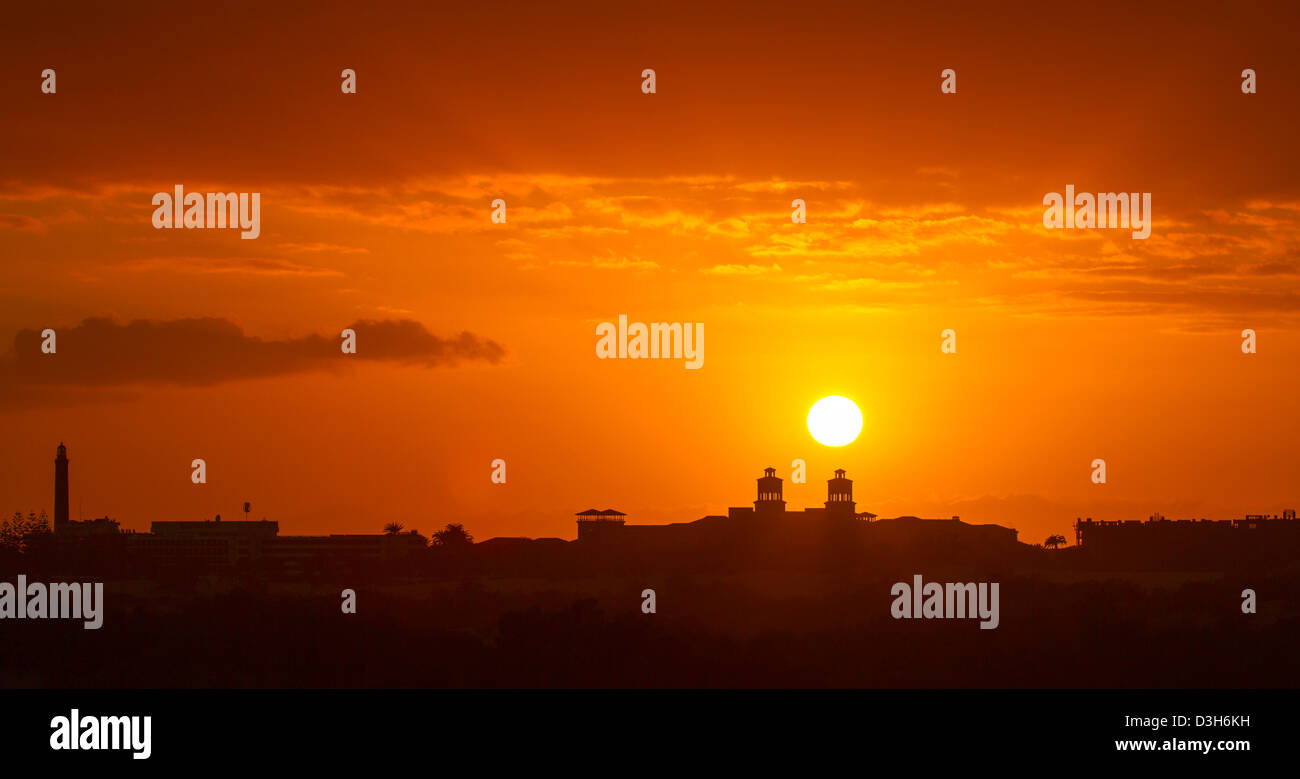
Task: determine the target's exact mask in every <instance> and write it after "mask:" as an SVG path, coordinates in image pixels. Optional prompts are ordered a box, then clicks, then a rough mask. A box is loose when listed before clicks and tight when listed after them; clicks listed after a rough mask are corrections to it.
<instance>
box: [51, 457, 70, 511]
mask: <svg viewBox="0 0 1300 779" xmlns="http://www.w3.org/2000/svg"><path fill="white" fill-rule="evenodd" d="M67 524H68V448H67V447H66V446H64V445H63V442H62V441H60V442H59V450H58V453H57V454H56V455H55V456H54V528H53V530H54V532H56V533H57V532H59V530H61V529H63V528H64V527H66V526H67Z"/></svg>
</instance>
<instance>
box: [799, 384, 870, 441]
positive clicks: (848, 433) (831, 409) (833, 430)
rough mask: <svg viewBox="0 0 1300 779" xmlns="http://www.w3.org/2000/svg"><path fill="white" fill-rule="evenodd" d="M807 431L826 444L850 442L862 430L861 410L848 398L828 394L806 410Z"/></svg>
mask: <svg viewBox="0 0 1300 779" xmlns="http://www.w3.org/2000/svg"><path fill="white" fill-rule="evenodd" d="M808 432H809V433H812V437H813V438H815V439H817V443H819V444H825V445H826V446H844V445H845V444H851V443H853V441H854V439H856V438H857V437H858V433H861V432H862V412H861V411H859V410H858V405H857V404H856V403H854V402H853V401H851V400H849V399H848V398H846V397H843V396H841V395H829V396H827V397H824V398H822V399H821V400H819V401H817V402H816V403H814V404H813V407H812V408H811V409H809V410H808Z"/></svg>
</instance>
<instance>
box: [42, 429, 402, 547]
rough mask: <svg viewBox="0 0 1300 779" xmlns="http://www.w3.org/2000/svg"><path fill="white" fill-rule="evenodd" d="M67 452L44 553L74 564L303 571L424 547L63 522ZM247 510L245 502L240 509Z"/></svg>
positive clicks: (261, 524)
mask: <svg viewBox="0 0 1300 779" xmlns="http://www.w3.org/2000/svg"><path fill="white" fill-rule="evenodd" d="M68 488H69V478H68V452H67V447H66V446H64V445H63V444H62V443H60V444H59V448H58V452H57V454H56V456H55V458H54V525H53V527H52V530H53V533H52V534H50V537H49V539H47V540H44V541H42V542H40V544H41V547H40V548H41V549H42V550H43V551H45V552H46V553H49V554H52V555H53V556H54V557H55V558H57V559H61V560H63V561H65V562H71V563H76V564H86V563H115V564H118V565H120V566H123V567H127V568H130V567H132V566H139V567H142V568H146V569H147V568H155V569H157V568H171V569H183V570H191V571H223V570H232V569H237V568H242V567H247V566H261V567H264V568H269V569H273V570H282V571H295V570H305V569H307V568H309V567H311V566H313V565H321V564H330V563H335V562H343V563H373V562H382V561H389V560H395V559H400V558H402V557H405V556H407V555H409V554H411V553H412V552H413V551H415V550H419V549H423V548H425V546H427V539H425V538H424V536H421V535H420V534H419V533H418V532H416V531H414V530H412V531H409V532H406V533H393V534H390V533H382V534H380V533H376V534H331V535H323V536H281V535H280V534H279V533H280V525H279V523H278V522H273V521H267V520H265V519H262V520H240V521H234V522H231V521H222V519H221V516H220V515H217V517H216V518H215V519H212V520H199V521H185V520H182V521H157V522H153V523H151V524H150V527H149V532H148V533H137V532H135V531H131V530H122V529H121V528H120V526H119V524H118V522H117V520H115V519H110V518H108V517H102V518H99V519H90V520H85V521H80V520H73V519H69V518H68V504H69V500H68ZM245 505H247V504H245Z"/></svg>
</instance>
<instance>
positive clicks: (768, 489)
mask: <svg viewBox="0 0 1300 779" xmlns="http://www.w3.org/2000/svg"><path fill="white" fill-rule="evenodd" d="M781 489H782V487H781V478H780V477H779V476H777V475H776V469H775V468H764V469H763V477H762V478H761V479H759V480H758V500H756V501H754V514H755V515H757V516H772V515H781V514H784V513H785V498H783V497H782V495H781Z"/></svg>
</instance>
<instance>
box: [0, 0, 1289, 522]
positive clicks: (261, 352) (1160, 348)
mask: <svg viewBox="0 0 1300 779" xmlns="http://www.w3.org/2000/svg"><path fill="white" fill-rule="evenodd" d="M267 5H270V6H271V7H270V8H267V7H265V6H267ZM909 8H910V10H907V11H902V10H889V9H872V8H869V7H867V6H866V5H865V4H861V3H852V4H850V3H843V4H816V3H814V4H755V3H745V4H736V5H729V6H723V5H714V6H713V7H712V9H711V10H710V9H702V8H700V7H699V6H698V4H682V5H671V4H669V5H664V6H662V7H660V6H654V7H650V6H644V7H642V6H627V7H625V8H617V7H611V4H603V3H587V4H547V5H546V6H545V7H541V6H539V7H536V8H514V7H512V6H510V5H508V4H507V5H499V4H498V5H491V6H485V7H483V8H477V7H476V8H451V9H447V8H437V7H434V6H432V4H427V3H411V4H409V7H404V6H403V5H397V4H391V5H388V6H385V7H383V8H382V9H381V10H376V9H373V8H371V7H369V6H368V5H367V6H362V5H360V4H338V5H333V6H324V5H321V4H310V5H308V4H303V5H292V4H288V3H275V4H260V5H259V4H247V5H246V4H223V6H222V13H221V14H220V15H216V16H212V17H210V18H206V19H193V17H192V12H187V18H181V17H179V16H177V15H176V14H175V13H174V12H173V10H174V8H173V6H172V5H168V4H158V5H156V6H148V5H143V4H132V5H131V6H129V7H128V8H127V9H125V10H123V9H119V8H113V9H111V10H108V9H104V10H98V11H88V10H82V9H73V10H66V11H63V10H43V9H39V8H37V7H34V6H29V7H25V8H22V9H18V10H16V11H15V12H14V13H15V14H17V15H18V18H17V19H16V20H15V22H14V23H13V24H7V25H6V28H7V29H6V31H5V32H4V33H0V35H4V36H5V41H4V45H3V46H0V100H3V105H4V111H5V121H4V122H2V123H0V149H3V151H2V152H0V154H3V158H0V159H2V164H0V256H3V258H4V269H3V271H2V272H0V273H2V274H3V275H0V279H3V284H0V303H2V304H3V305H0V339H3V342H4V343H3V345H2V346H0V370H3V371H4V373H3V374H2V375H0V424H2V425H3V428H4V430H5V431H6V433H7V435H6V436H5V442H6V445H5V446H4V447H3V449H0V501H7V503H5V504H0V508H2V509H3V510H4V511H12V510H14V509H23V510H29V509H30V510H38V509H41V508H45V509H46V510H52V502H53V501H52V470H53V465H52V459H53V456H54V447H55V446H56V444H57V443H58V442H59V441H60V440H62V441H64V442H66V443H67V445H68V447H69V456H70V458H71V461H72V465H71V471H72V507H73V508H72V510H73V514H74V516H75V515H76V514H77V512H78V510H79V508H80V510H81V511H82V512H83V513H84V516H85V517H87V518H89V517H91V516H103V515H104V514H106V513H107V514H109V515H111V516H113V517H116V518H118V519H119V520H121V522H122V523H123V525H124V526H126V527H131V528H137V529H147V527H148V524H149V522H150V521H153V520H160V519H201V518H210V517H211V516H212V515H214V514H216V513H222V514H223V515H226V516H229V517H233V516H235V515H237V514H238V513H239V508H240V506H241V504H242V502H243V501H245V500H249V501H251V502H252V503H253V515H254V518H261V517H266V518H268V519H275V520H278V521H279V522H280V526H281V529H282V532H286V533H312V532H370V531H377V530H379V528H381V527H382V525H383V524H384V523H386V522H389V521H394V520H396V521H401V522H403V523H404V524H405V525H406V526H407V527H408V528H418V529H420V530H421V531H423V532H426V533H427V532H430V531H432V530H434V529H436V528H437V527H439V526H441V525H442V524H445V523H446V522H451V521H456V522H464V523H466V525H467V526H468V528H469V530H470V531H471V532H472V533H474V534H475V535H476V536H478V537H480V538H487V537H491V536H496V535H529V536H562V537H572V536H573V535H574V526H573V524H572V520H573V517H572V514H573V513H574V512H575V511H579V510H581V509H585V508H589V507H593V506H594V507H597V508H605V507H615V508H619V509H622V510H623V511H626V512H628V513H629V514H630V515H631V519H632V521H639V522H669V521H684V520H690V519H694V518H697V517H698V516H701V515H703V514H705V513H721V512H723V511H725V508H726V507H727V506H728V505H745V504H747V503H748V502H749V501H751V500H753V494H752V493H753V481H752V480H753V478H755V477H756V476H758V475H759V473H760V471H761V469H762V467H763V466H766V465H773V466H775V467H777V469H778V473H779V475H782V476H784V477H786V478H787V480H788V478H789V471H790V468H789V465H790V462H791V460H793V459H794V458H803V459H805V460H806V461H807V462H808V465H809V483H808V484H805V485H793V484H789V483H787V487H786V499H787V501H789V502H790V503H791V505H792V506H794V507H802V506H805V505H819V504H820V502H821V501H822V500H823V499H824V491H825V483H824V480H825V478H827V477H828V476H829V472H830V471H831V470H832V469H834V468H836V467H844V468H846V469H848V471H849V475H850V476H851V477H853V478H854V479H855V480H856V484H855V488H856V489H855V492H856V497H857V499H858V502H859V507H860V508H861V509H863V510H870V511H873V512H875V513H878V514H880V515H882V516H894V515H898V514H918V515H922V516H950V515H952V514H960V515H961V516H962V517H963V518H964V519H967V520H968V521H973V522H998V523H1001V524H1006V525H1009V526H1013V527H1017V528H1019V529H1020V530H1021V531H1022V538H1024V539H1026V540H1031V541H1039V540H1041V539H1042V537H1044V536H1045V535H1046V534H1048V533H1052V532H1060V533H1066V534H1068V527H1069V523H1070V522H1071V521H1072V520H1073V519H1074V517H1075V516H1078V515H1091V516H1094V517H1101V518H1106V519H1121V518H1123V519H1141V518H1145V517H1146V516H1147V515H1148V514H1150V513H1151V512H1153V511H1161V512H1163V513H1165V514H1166V515H1168V516H1171V517H1185V516H1208V517H1212V518H1227V517H1230V516H1236V515H1240V514H1244V513H1247V512H1251V513H1254V512H1269V513H1272V512H1280V511H1281V509H1283V508H1286V507H1291V506H1295V505H1296V503H1297V502H1300V501H1297V499H1296V498H1297V496H1296V495H1295V493H1294V490H1293V487H1292V485H1293V483H1294V474H1295V473H1296V472H1297V466H1298V465H1300V454H1297V451H1296V447H1295V446H1294V441H1295V439H1296V434H1297V432H1300V431H1298V430H1297V428H1298V427H1300V425H1298V424H1297V422H1296V414H1295V398H1296V397H1297V390H1298V389H1300V386H1298V385H1300V372H1297V370H1296V369H1295V366H1296V365H1297V359H1298V358H1300V331H1298V330H1297V296H1296V288H1295V284H1296V281H1297V276H1298V274H1300V268H1298V266H1297V264H1296V249H1297V244H1298V242H1300V186H1298V185H1297V180H1298V174H1300V170H1298V168H1300V166H1298V165H1297V162H1296V157H1295V154H1294V151H1295V149H1294V146H1295V141H1294V137H1295V127H1296V120H1297V115H1298V114H1300V109H1298V108H1297V106H1300V88H1297V84H1298V83H1300V67H1297V59H1296V58H1295V56H1294V54H1293V49H1294V41H1293V40H1292V39H1293V34H1294V30H1295V29H1296V21H1297V18H1296V17H1297V12H1296V11H1295V10H1294V8H1293V7H1290V8H1288V7H1287V6H1283V5H1260V6H1247V7H1244V8H1242V7H1235V6H1234V7H1233V8H1232V9H1230V10H1229V9H1225V8H1223V7H1221V6H1212V5H1209V4H1198V5H1197V6H1196V7H1189V6H1188V5H1187V4H1170V5H1165V6H1157V7H1147V4H1143V7H1140V8H1131V7H1129V6H1128V5H1123V4H1115V5H1088V6H1086V7H1070V8H1068V9H1067V8H1064V7H1062V8H1061V9H1059V10H1058V9H1055V8H1053V9H1045V8H1044V7H1042V6H1041V5H1040V4H1030V3H1026V4H1023V5H1019V6H1006V7H1004V8H1002V9H1000V10H992V11H991V10H988V9H978V10H977V9H969V10H958V11H953V10H946V9H943V8H942V7H939V6H935V7H933V8H928V7H925V6H921V5H911V6H909ZM1279 9H1284V10H1279ZM47 67H51V68H55V69H56V70H57V72H58V92H57V94H55V95H44V94H41V92H40V88H39V87H40V77H39V74H40V72H41V70H42V69H44V68H47ZM345 67H346V68H353V69H355V70H356V72H357V76H358V79H357V80H358V93H357V94H356V95H343V94H341V93H340V91H339V83H340V80H339V77H338V76H339V71H340V70H342V69H343V68H345ZM647 67H651V68H655V69H656V71H657V74H658V92H657V94H654V95H644V94H642V93H641V90H640V83H641V80H640V73H641V70H642V69H643V68H647ZM947 67H952V68H955V69H956V70H957V73H958V87H959V89H958V93H957V94H956V95H941V94H940V92H939V72H940V71H941V70H942V69H943V68H947ZM1246 67H1251V68H1254V69H1255V70H1256V71H1257V73H1258V79H1259V93H1258V94H1255V95H1243V94H1242V93H1241V90H1240V82H1241V79H1240V75H1239V74H1240V72H1241V70H1242V69H1243V68H1246ZM176 184H182V185H184V186H185V188H186V189H187V191H223V192H224V191H237V192H252V191H257V192H261V193H262V215H261V221H262V232H261V236H260V238H258V239H257V240H250V241H244V240H240V239H239V237H238V233H237V232H234V231H224V230H213V231H206V230H155V229H154V228H153V227H152V224H151V220H150V217H151V214H152V211H153V207H152V205H151V204H150V199H151V197H152V194H153V193H154V192H159V191H168V192H170V191H171V189H172V187H173V186H175V185H176ZM1067 184H1073V185H1075V186H1076V188H1077V189H1078V191H1081V192H1098V191H1103V192H1104V191H1135V192H1151V193H1152V202H1153V212H1154V219H1155V223H1154V228H1153V230H1152V235H1151V237H1150V239H1148V240H1146V241H1136V240H1132V239H1131V238H1130V237H1129V234H1128V232H1127V231H1109V230H1092V231H1059V230H1058V231H1049V230H1046V229H1044V228H1043V226H1042V221H1041V220H1042V213H1043V206H1042V205H1040V203H1041V201H1042V198H1043V195H1044V194H1045V193H1048V192H1060V191H1063V190H1064V187H1065V185H1067ZM497 197H501V198H504V199H506V200H507V202H508V204H509V205H508V208H509V212H508V213H509V221H508V223H507V224H505V225H494V224H491V222H490V220H489V214H490V210H491V209H490V206H489V204H490V202H491V201H492V200H493V199H494V198H497ZM796 197H798V198H803V199H805V200H806V201H807V203H808V223H807V224H806V225H794V224H791V221H790V207H789V206H790V201H791V200H792V199H793V198H796ZM621 313H622V314H628V315H629V317H630V318H631V319H632V320H640V321H676V322H703V323H705V328H706V334H707V338H706V347H705V350H706V359H705V367H704V368H703V369H702V370H699V371H688V370H683V368H682V365H681V363H680V362H677V361H671V360H670V361H618V360H606V361H601V360H598V359H596V357H595V352H594V345H595V340H596V338H595V326H596V324H597V323H598V322H602V321H613V320H616V319H617V317H618V315H619V314H621ZM100 317H106V318H111V319H112V320H114V321H115V322H116V323H117V324H116V325H113V324H111V323H106V322H98V323H96V322H94V321H92V322H91V323H88V324H85V325H83V324H82V323H83V322H84V321H85V320H87V319H92V318H100ZM192 319H209V320H224V321H211V322H208V323H206V324H204V323H199V324H195V323H192V322H191V323H186V322H185V321H183V320H192ZM136 320H148V322H146V323H142V324H141V325H139V326H137V327H136V328H134V329H130V328H128V329H123V328H125V326H126V325H127V324H128V323H131V322H133V321H136ZM358 321H362V322H365V321H377V322H388V323H389V324H387V325H383V326H378V327H387V328H388V329H387V330H384V331H382V332H384V333H386V335H385V336H384V338H383V339H380V338H379V337H378V336H376V337H375V338H372V339H371V341H370V342H369V343H370V345H371V346H373V347H375V348H374V350H373V351H369V352H368V351H367V348H366V343H367V342H366V341H365V340H364V338H363V340H362V341H361V344H360V348H361V353H360V354H359V355H358V358H364V359H353V360H349V359H348V358H345V357H343V356H342V355H337V349H336V348H334V347H333V343H334V342H335V340H336V339H337V335H338V332H339V331H340V330H341V329H342V328H344V327H347V326H349V325H350V324H352V323H354V322H358ZM402 321H406V322H408V323H418V326H415V325H399V324H397V323H399V322H402ZM119 326H120V327H119ZM46 327H53V328H55V329H56V330H58V331H59V333H60V336H59V337H60V342H59V347H60V349H59V354H58V355H57V359H59V360H60V361H63V362H60V363H59V367H58V368H57V369H51V368H49V365H48V363H40V362H33V361H32V358H33V356H34V357H35V359H36V360H41V359H50V358H43V357H41V356H39V355H34V354H33V353H31V349H30V348H29V347H30V345H31V344H32V343H34V340H33V339H34V333H38V332H39V331H40V330H42V329H44V328H46ZM945 328H953V329H955V330H956V331H957V333H958V353H957V354H956V355H943V354H941V353H940V350H939V343H940V338H939V333H940V331H942V330H943V329H945ZM1243 328H1253V329H1255V330H1256V331H1257V332H1258V333H1259V353H1258V354H1256V355H1252V356H1245V355H1243V354H1242V353H1241V350H1240V332H1241V330H1242V329H1243ZM426 331H427V332H426ZM374 332H380V331H374ZM462 332H469V333H472V334H473V336H472V338H470V339H469V340H467V341H464V342H462V341H454V340H450V341H449V340H443V339H456V338H458V336H459V334H460V333H462ZM23 333H26V335H23ZM363 333H364V330H363ZM132 334H134V335H132ZM313 336H319V337H320V338H313ZM79 339H80V340H79ZM380 340H382V341H383V343H382V345H380V344H378V343H377V341H380ZM78 343H80V344H84V345H85V353H83V354H81V355H80V356H78V353H77V350H76V346H75V345H76V344H78ZM322 343H324V344H325V346H327V347H329V348H325V349H321V348H318V347H319V346H320V344H322ZM92 345H93V349H92ZM494 345H496V346H494ZM498 346H499V348H500V351H499V352H498V351H497V347H498ZM136 348H138V349H139V350H140V351H139V353H137V352H136V351H135V350H136ZM24 350H27V351H24ZM178 350H179V351H178ZM6 352H7V354H6ZM92 352H93V353H92ZM159 354H164V355H168V356H169V358H168V359H164V360H158V359H155V358H156V357H157V355H159ZM178 355H182V356H181V357H179V358H178V357H177V356H178ZM151 360H152V361H151ZM828 394H842V395H847V396H849V397H851V398H853V399H855V400H856V401H857V402H858V404H859V405H860V406H861V408H862V410H863V412H864V416H865V417H866V425H865V427H864V430H863V434H862V436H861V437H860V438H859V439H858V441H857V442H855V443H854V444H851V445H849V446H847V447H844V448H843V449H829V448H826V447H823V446H821V445H819V444H817V443H816V442H814V441H813V440H812V439H811V438H810V437H809V435H808V433H807V430H806V428H805V427H804V423H803V420H804V416H805V414H806V413H807V410H808V407H809V406H810V405H811V404H812V402H813V401H815V400H816V399H817V398H820V397H822V396H824V395H828ZM195 457H203V458H204V459H206V461H207V463H208V477H209V480H208V484H206V485H203V486H195V485H193V484H191V483H190V479H189V463H190V461H191V459H193V458H195ZM498 457H500V458H504V459H505V460H506V461H507V468H508V482H507V484H505V485H494V484H492V483H491V482H490V480H489V476H490V471H491V469H490V465H489V464H490V462H491V461H492V460H493V459H494V458H498ZM1096 457H1102V458H1105V459H1106V460H1107V463H1108V469H1109V470H1108V476H1109V482H1108V483H1107V484H1106V485H1104V486H1097V485H1093V484H1092V483H1091V481H1090V480H1089V476H1090V473H1091V471H1090V469H1089V463H1090V462H1091V461H1092V459H1093V458H1096Z"/></svg>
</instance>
